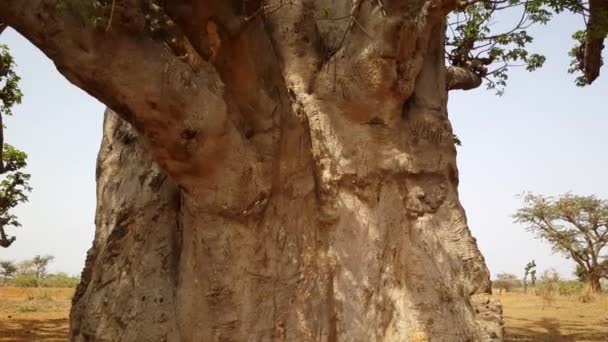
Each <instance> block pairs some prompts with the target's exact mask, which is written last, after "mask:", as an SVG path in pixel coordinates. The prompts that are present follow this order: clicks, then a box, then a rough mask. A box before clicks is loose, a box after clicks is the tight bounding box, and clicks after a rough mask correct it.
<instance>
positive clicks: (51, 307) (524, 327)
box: [0, 287, 608, 342]
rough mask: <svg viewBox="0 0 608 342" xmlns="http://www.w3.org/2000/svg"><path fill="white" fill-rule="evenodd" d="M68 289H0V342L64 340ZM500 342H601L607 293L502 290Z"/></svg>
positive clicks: (607, 332)
mask: <svg viewBox="0 0 608 342" xmlns="http://www.w3.org/2000/svg"><path fill="white" fill-rule="evenodd" d="M73 293H74V290H73V289H53V288H41V289H28V288H13V287H0V341H28V342H29V341H45V342H50V341H67V336H68V326H69V320H68V314H69V309H70V300H71V298H72V295H73ZM499 298H500V299H501V301H502V303H503V305H504V315H505V322H506V332H507V338H506V339H505V341H506V342H514V341H527V342H575V341H576V342H606V341H608V295H604V296H602V297H600V298H598V299H596V300H595V301H593V302H592V303H581V302H580V301H578V299H577V297H557V300H556V302H555V303H554V304H553V305H552V306H550V307H544V308H543V303H542V301H541V299H540V297H538V296H534V295H531V294H528V295H526V294H523V293H505V294H502V295H501V296H499Z"/></svg>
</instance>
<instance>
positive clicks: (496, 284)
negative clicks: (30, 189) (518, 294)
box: [492, 273, 522, 294]
mask: <svg viewBox="0 0 608 342" xmlns="http://www.w3.org/2000/svg"><path fill="white" fill-rule="evenodd" d="M521 285H522V284H521V281H520V280H519V279H517V276H516V275H515V274H511V273H499V274H497V275H496V280H494V281H493V282H492V287H493V288H496V289H498V290H499V294H502V291H503V290H504V291H505V292H511V290H513V289H514V288H518V287H521Z"/></svg>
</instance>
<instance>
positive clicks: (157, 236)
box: [0, 0, 603, 341]
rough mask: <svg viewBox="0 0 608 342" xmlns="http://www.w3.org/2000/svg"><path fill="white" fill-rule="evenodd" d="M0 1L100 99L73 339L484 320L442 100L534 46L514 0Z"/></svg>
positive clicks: (472, 335)
mask: <svg viewBox="0 0 608 342" xmlns="http://www.w3.org/2000/svg"><path fill="white" fill-rule="evenodd" d="M0 1H2V2H1V3H0V20H1V21H2V22H5V23H7V24H8V25H9V26H11V27H12V28H14V29H16V30H17V31H18V32H20V33H21V34H22V35H24V36H25V37H26V38H27V39H29V40H30V41H31V42H32V43H34V44H35V45H36V46H38V47H39V48H40V49H41V50H42V51H43V52H44V53H45V54H46V55H47V56H48V57H49V58H51V59H52V60H53V62H54V63H55V65H56V66H57V68H58V70H59V71H60V72H61V73H62V74H63V75H64V76H65V77H66V78H67V79H68V80H70V81H71V82H73V83H74V84H76V85H77V86H79V87H81V88H82V89H84V90H85V91H87V92H88V93H89V94H91V95H92V96H94V97H96V98H98V99H99V100H101V101H102V102H104V103H105V104H106V105H107V106H108V108H109V109H108V110H107V112H106V115H105V123H104V137H103V142H102V146H101V149H100V153H99V159H98V167H97V181H98V191H97V199H98V207H97V216H96V234H95V241H94V243H93V247H92V248H91V249H90V251H89V254H88V257H87V261H86V266H85V270H84V271H83V275H82V282H81V284H80V286H79V287H78V289H77V291H76V294H75V297H74V301H73V304H74V305H73V308H72V313H71V338H72V340H74V341H84V340H97V339H99V340H122V341H155V340H165V341H220V340H226V341H228V340H231V341H249V340H289V341H358V340H361V341H379V340H383V341H428V340H431V339H432V340H433V341H491V340H501V339H502V325H501V310H500V306H499V305H498V304H497V303H496V302H494V301H493V300H492V299H491V297H490V295H489V293H490V291H491V289H490V287H491V283H490V278H489V272H488V270H487V267H486V265H485V262H484V259H483V257H482V255H481V254H480V252H479V250H478V248H477V245H476V242H475V240H474V239H473V237H472V236H471V234H470V232H469V229H468V227H467V222H466V218H465V213H464V209H463V208H462V206H461V205H460V202H459V200H458V189H457V186H458V171H457V167H456V148H455V146H454V142H455V141H454V136H453V134H452V129H451V126H450V122H449V119H448V115H447V108H446V106H447V98H448V90H455V89H472V88H475V87H477V86H479V85H480V84H481V82H482V80H483V79H486V80H487V81H488V85H489V86H490V87H495V88H496V87H498V88H500V87H502V86H504V82H505V79H506V77H505V72H506V70H507V69H508V67H509V66H510V65H512V64H513V62H523V64H525V65H527V67H528V68H529V69H531V70H532V69H535V68H537V67H538V66H540V65H541V64H542V62H543V60H544V59H543V58H542V56H540V55H533V54H528V53H527V52H526V51H525V49H524V47H525V45H526V44H527V43H529V41H530V40H531V38H530V37H529V36H528V35H527V34H526V33H525V31H524V30H523V28H525V26H526V24H525V23H523V22H519V23H517V24H516V29H515V30H513V31H509V32H507V33H504V34H500V35H492V34H490V33H489V31H488V30H486V29H484V27H485V28H487V24H488V22H489V18H490V17H491V15H492V13H494V11H496V10H500V9H502V8H504V7H505V6H507V7H510V6H511V4H512V5H513V6H514V7H517V4H518V2H517V1H515V2H513V1H511V2H506V1H505V2H503V1H498V2H495V3H493V2H487V3H485V2H484V3H482V2H476V1H471V2H470V3H469V2H461V1H455V0H421V1H397V0H383V1H371V0H370V1H360V0H356V1H350V0H349V1H347V0H331V1H330V0H301V1H296V0H290V1H287V0H270V1H259V0H258V1H256V0H250V1H226V0H221V1H220V0H205V1H152V0H145V1H133V0H113V1H106V0H103V1H87V0H60V1H58V0H28V1H23V0H0ZM501 4H503V5H504V6H502V5H501ZM519 4H520V5H522V4H526V5H525V6H523V7H520V8H523V9H524V14H525V15H526V16H527V17H528V19H529V20H530V21H532V22H542V21H543V20H545V19H546V20H548V19H547V16H550V14H547V13H548V12H547V11H546V10H545V9H544V7H543V6H540V5H539V4H537V3H535V2H534V3H533V2H530V4H531V5H527V4H528V3H527V2H525V3H519ZM533 4H535V5H534V6H532V5H533ZM541 4H544V3H541ZM594 4H595V3H594V2H592V3H591V4H589V5H585V6H583V7H582V8H583V9H584V11H583V9H581V6H574V5H572V4H571V3H570V2H566V3H561V2H555V1H551V2H549V3H548V4H547V5H548V6H553V7H552V10H554V11H560V10H564V9H567V10H570V11H573V12H576V13H579V12H580V13H581V14H583V15H587V14H588V13H589V11H588V9H589V8H591V6H595V5H594ZM557 6H560V7H559V8H557ZM453 11H457V12H458V13H460V14H462V17H463V19H459V18H456V22H454V23H453V29H454V32H453V34H452V35H451V36H449V37H448V38H447V39H446V36H445V33H446V27H447V26H448V23H447V18H448V15H449V14H450V13H451V12H453ZM577 11H578V12H577ZM530 14H532V15H530ZM457 17H458V16H457ZM592 23H593V21H589V25H591V24H592ZM476 27H478V28H481V29H475V28H476ZM590 27H593V25H591V26H590ZM587 31H589V30H587ZM594 32H595V31H594ZM599 35H601V33H594V34H593V35H587V36H585V38H584V39H583V40H582V42H583V43H584V42H585V39H590V40H591V38H593V39H595V40H597V39H599V38H597V36H599ZM588 37H589V38H588ZM601 41H603V37H602V38H601V39H600V42H601ZM488 44H489V45H488ZM600 45H601V44H600ZM446 46H447V47H448V48H446ZM578 50H581V51H584V52H585V53H584V54H582V55H581V54H580V53H579V54H578V55H577V56H579V57H580V58H578V61H579V62H580V63H579V64H580V66H581V67H580V68H578V69H577V70H581V71H583V74H584V75H583V77H587V76H586V75H587V74H589V75H590V76H593V73H585V72H586V70H587V68H591V67H593V68H596V67H597V68H599V65H600V64H601V63H599V62H598V63H595V64H593V61H591V62H590V60H589V59H588V58H587V57H586V56H587V51H589V52H592V50H591V49H587V48H586V45H584V44H583V45H582V48H580V49H578ZM578 50H577V51H578ZM446 54H447V56H446ZM591 55H593V54H591ZM446 57H447V59H448V60H449V62H450V65H449V66H448V67H447V68H446V65H445V63H446ZM600 57H601V55H600ZM577 66H578V64H577ZM593 68H592V69H593ZM593 70H595V69H593ZM598 70H599V69H598ZM592 79H593V77H588V78H585V79H584V81H585V82H586V83H589V82H591V81H592ZM498 91H500V89H498Z"/></svg>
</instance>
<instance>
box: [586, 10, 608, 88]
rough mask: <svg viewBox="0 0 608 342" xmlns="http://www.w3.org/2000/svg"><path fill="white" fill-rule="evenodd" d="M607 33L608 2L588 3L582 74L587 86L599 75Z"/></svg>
mask: <svg viewBox="0 0 608 342" xmlns="http://www.w3.org/2000/svg"><path fill="white" fill-rule="evenodd" d="M607 33H608V1H606V0H591V1H589V23H588V25H587V36H586V38H585V44H584V59H583V69H584V70H583V72H584V74H585V79H586V80H587V83H588V84H591V83H593V81H595V79H596V78H597V77H598V76H599V75H600V68H601V66H602V50H603V49H604V39H605V38H606V34H607Z"/></svg>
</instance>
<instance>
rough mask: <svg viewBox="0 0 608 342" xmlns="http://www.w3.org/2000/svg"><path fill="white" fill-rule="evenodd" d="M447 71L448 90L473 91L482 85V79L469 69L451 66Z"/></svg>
mask: <svg viewBox="0 0 608 342" xmlns="http://www.w3.org/2000/svg"><path fill="white" fill-rule="evenodd" d="M447 69H448V72H447V78H446V80H447V87H448V90H457V89H461V90H471V89H475V88H477V87H479V86H480V85H481V77H479V75H477V74H476V73H474V72H472V71H471V70H469V69H467V68H463V67H457V66H449V67H448V68H447Z"/></svg>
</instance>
